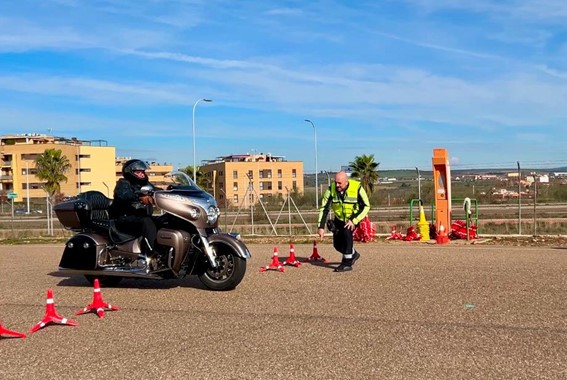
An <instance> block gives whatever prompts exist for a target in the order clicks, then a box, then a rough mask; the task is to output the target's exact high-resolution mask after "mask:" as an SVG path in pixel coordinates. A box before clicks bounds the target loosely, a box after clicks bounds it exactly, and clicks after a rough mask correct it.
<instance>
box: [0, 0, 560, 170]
mask: <svg viewBox="0 0 567 380" xmlns="http://www.w3.org/2000/svg"><path fill="white" fill-rule="evenodd" d="M566 18H567V1H565V0H498V1H488V0H475V1H470V0H368V1H367V0H357V1H351V0H344V1H338V0H335V1H333V0H320V1H319V0H313V1H294V0H289V1H277V0H262V1H258V0H251V1H248V0H240V1H239V0H206V1H205V0H170V1H165V0H136V1H130V0H42V1H36V0H6V1H2V2H0V134H12V133H44V134H52V135H55V136H62V137H69V138H70V137H77V138H79V139H81V140H105V141H106V142H107V143H108V145H110V146H115V147H116V153H117V155H118V156H120V157H135V158H141V159H145V160H149V161H157V162H160V163H170V164H172V165H173V166H174V167H185V166H187V165H192V164H193V155H195V157H196V161H197V164H200V162H201V160H211V159H215V158H217V157H219V156H226V155H230V154H243V153H252V154H254V153H271V154H272V155H275V156H285V159H286V160H288V161H303V162H304V170H305V172H306V173H314V172H315V170H317V171H336V170H338V169H339V168H340V167H341V166H343V165H348V164H349V163H350V162H351V161H354V159H355V157H357V156H361V155H370V154H372V155H374V159H375V161H376V162H378V163H380V166H379V169H382V170H393V169H412V170H414V169H415V168H416V167H418V168H419V169H420V170H431V158H432V155H433V149H434V148H445V149H447V152H448V155H449V157H450V163H451V168H452V169H470V168H508V167H512V168H515V167H516V165H517V163H518V162H519V163H520V164H521V166H522V167H533V168H555V167H562V166H567V153H566V150H567V149H566V145H567V144H566V142H567V24H566V23H565V19H566ZM200 99H211V100H212V102H204V101H200ZM306 120H310V121H311V122H312V123H313V124H311V123H309V122H307V121H306ZM193 129H194V130H195V134H193ZM193 142H195V145H196V149H195V151H193Z"/></svg>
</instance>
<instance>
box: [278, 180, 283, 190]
mask: <svg viewBox="0 0 567 380" xmlns="http://www.w3.org/2000/svg"><path fill="white" fill-rule="evenodd" d="M278 190H283V182H282V181H278Z"/></svg>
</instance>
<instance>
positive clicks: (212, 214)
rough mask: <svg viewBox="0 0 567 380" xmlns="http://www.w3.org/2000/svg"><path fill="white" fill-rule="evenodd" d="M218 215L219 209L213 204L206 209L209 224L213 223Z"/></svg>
mask: <svg viewBox="0 0 567 380" xmlns="http://www.w3.org/2000/svg"><path fill="white" fill-rule="evenodd" d="M219 215H220V209H219V208H218V207H215V206H210V207H209V208H208V209H207V223H209V224H210V225H213V224H215V223H216V222H217V220H218V219H219Z"/></svg>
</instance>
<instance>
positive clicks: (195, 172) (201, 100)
mask: <svg viewBox="0 0 567 380" xmlns="http://www.w3.org/2000/svg"><path fill="white" fill-rule="evenodd" d="M199 102H207V103H210V102H212V100H211V99H199V100H197V101H196V102H195V104H193V182H195V183H197V162H196V161H197V158H196V157H197V155H196V154H195V108H197V104H199Z"/></svg>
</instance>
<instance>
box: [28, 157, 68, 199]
mask: <svg viewBox="0 0 567 380" xmlns="http://www.w3.org/2000/svg"><path fill="white" fill-rule="evenodd" d="M35 168H36V174H35V176H36V177H37V178H39V179H40V180H42V181H45V182H46V183H45V185H44V188H45V191H47V194H49V199H50V201H51V202H52V203H53V201H54V199H55V196H56V195H57V194H59V193H60V192H61V182H67V177H66V176H65V173H67V172H68V171H69V169H70V168H71V163H70V162H69V159H68V158H67V157H66V156H65V155H63V154H62V152H61V150H59V149H46V150H45V151H44V152H43V154H41V155H39V156H37V158H36V159H35Z"/></svg>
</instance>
